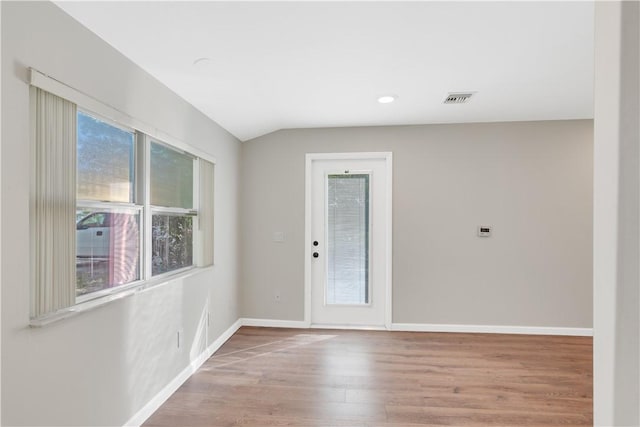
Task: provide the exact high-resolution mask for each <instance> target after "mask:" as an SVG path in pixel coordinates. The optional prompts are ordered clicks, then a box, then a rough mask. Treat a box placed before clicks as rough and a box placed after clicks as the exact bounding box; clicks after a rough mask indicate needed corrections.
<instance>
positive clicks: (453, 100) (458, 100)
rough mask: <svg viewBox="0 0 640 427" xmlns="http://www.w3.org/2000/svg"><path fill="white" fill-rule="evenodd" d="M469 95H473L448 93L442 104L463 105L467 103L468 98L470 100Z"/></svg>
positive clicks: (468, 93) (469, 93)
mask: <svg viewBox="0 0 640 427" xmlns="http://www.w3.org/2000/svg"><path fill="white" fill-rule="evenodd" d="M471 95H473V93H471V92H466V93H450V94H449V95H447V98H446V99H445V100H444V103H445V104H464V103H465V102H467V101H469V98H471Z"/></svg>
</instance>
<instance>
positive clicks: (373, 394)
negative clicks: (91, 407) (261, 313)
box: [144, 327, 593, 427]
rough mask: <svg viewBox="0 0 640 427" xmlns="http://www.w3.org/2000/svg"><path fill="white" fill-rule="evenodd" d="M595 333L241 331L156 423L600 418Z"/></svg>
mask: <svg viewBox="0 0 640 427" xmlns="http://www.w3.org/2000/svg"><path fill="white" fill-rule="evenodd" d="M592 383H593V380H592V339H591V338H587V337H558V336H527V335H494V334H450V333H412V332H378V331H375V332H374V331H338V330H317V329H314V330H304V329H303V330H301V329H271V328H250V327H243V328H241V329H240V330H239V331H238V332H237V333H236V334H235V335H234V336H233V337H232V338H231V339H230V340H229V341H227V343H225V344H224V346H223V347H222V348H221V349H220V350H219V351H218V352H217V353H216V354H215V355H213V357H211V358H210V359H209V360H208V361H207V362H206V363H205V364H204V365H203V366H202V368H201V369H200V370H199V371H198V372H197V373H195V374H194V375H193V376H192V377H191V378H190V379H189V380H188V381H187V382H186V383H185V384H184V385H183V386H182V387H181V388H180V389H179V390H178V391H177V392H176V393H175V394H174V395H173V396H172V397H171V398H170V399H169V400H168V401H167V402H166V403H165V404H164V405H163V406H162V407H161V408H160V409H159V410H158V411H157V412H156V413H155V414H154V415H152V416H151V417H150V418H149V420H148V421H147V422H146V423H145V424H144V425H145V426H147V427H152V426H172V427H173V426H297V427H306V426H327V427H328V426H350V427H356V426H372V427H374V426H375V427H377V426H380V427H386V426H415V427H417V426H425V425H433V426H438V425H453V426H470V425H474V426H554V425H563V426H567V425H576V426H577V425H592V424H593V411H592Z"/></svg>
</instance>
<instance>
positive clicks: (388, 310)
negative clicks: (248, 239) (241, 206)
mask: <svg viewBox="0 0 640 427" xmlns="http://www.w3.org/2000/svg"><path fill="white" fill-rule="evenodd" d="M315 160H384V161H385V168H386V183H387V189H386V190H387V191H386V192H385V198H386V201H385V211H386V216H387V224H386V227H385V238H386V241H387V247H386V251H385V264H386V277H385V283H386V290H385V309H384V325H385V327H386V329H387V330H391V322H392V314H393V312H392V308H393V300H392V297H393V292H392V291H393V262H392V260H393V259H392V255H393V216H392V214H393V197H392V196H393V153H391V152H390V151H384V152H365V153H307V154H306V155H305V178H304V323H305V325H306V327H307V328H312V327H313V325H311V252H312V251H311V241H312V239H311V167H312V165H313V162H314V161H315ZM334 327H335V328H339V327H340V326H339V325H338V326H334ZM349 328H353V329H356V328H357V327H354V326H350V327H349ZM365 328H366V327H365ZM361 329H362V328H361ZM366 329H371V328H366Z"/></svg>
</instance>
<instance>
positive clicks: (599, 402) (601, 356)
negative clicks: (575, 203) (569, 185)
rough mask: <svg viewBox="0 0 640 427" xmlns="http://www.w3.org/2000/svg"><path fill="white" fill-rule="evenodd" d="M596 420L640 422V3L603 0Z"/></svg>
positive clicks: (598, 44) (599, 8)
mask: <svg viewBox="0 0 640 427" xmlns="http://www.w3.org/2000/svg"><path fill="white" fill-rule="evenodd" d="M594 95H595V120H594V155H595V170H594V302H595V304H594V360H593V362H594V377H593V380H594V422H595V424H596V425H599V426H612V425H621V426H622V425H625V426H637V425H640V284H639V283H640V271H639V260H640V213H639V209H640V164H639V163H640V162H639V161H640V3H638V2H617V1H611V2H597V3H596V9H595V92H594Z"/></svg>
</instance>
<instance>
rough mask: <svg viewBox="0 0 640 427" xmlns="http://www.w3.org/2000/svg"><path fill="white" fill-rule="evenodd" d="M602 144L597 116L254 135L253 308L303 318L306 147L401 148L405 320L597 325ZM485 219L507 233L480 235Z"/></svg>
mask: <svg viewBox="0 0 640 427" xmlns="http://www.w3.org/2000/svg"><path fill="white" fill-rule="evenodd" d="M592 138H593V136H592V122H591V121H586V120H585V121H555V122H521V123H486V124H460V125H425V126H398V127H378V128H376V127H373V128H371V127H369V128H335V129H308V130H286V131H279V132H275V133H273V134H270V135H267V136H264V137H260V138H257V139H255V140H252V141H248V142H244V143H243V144H242V171H243V172H242V177H243V183H242V189H241V195H242V202H241V206H242V209H241V211H242V219H241V224H242V227H241V229H242V232H241V239H242V243H241V247H242V258H243V259H244V260H245V264H244V267H243V269H242V273H241V280H242V289H241V290H242V299H241V301H242V314H243V316H244V317H257V318H269V319H284V320H302V319H303V314H304V313H303V311H304V305H303V300H304V299H303V297H304V258H303V254H304V154H305V153H313V152H332V151H335V152H343V151H392V152H393V161H394V165H393V171H394V178H393V185H394V188H393V197H394V200H393V211H394V214H393V221H394V222H393V233H394V234H393V250H394V253H393V322H394V323H426V324H462V325H465V324H466V325H499V326H531V327H539V326H544V327H569V328H591V327H592V288H591V283H592V275H591V272H592V161H593V158H592ZM481 224H483V225H485V224H488V225H492V226H493V227H494V235H493V237H491V238H489V239H481V238H478V237H477V236H476V227H477V226H478V225H481ZM274 231H284V232H285V235H286V237H287V240H286V242H284V243H273V242H272V241H271V236H272V233H273V232H274ZM276 290H277V291H278V292H279V293H280V297H281V298H280V301H279V302H278V301H274V293H275V291H276Z"/></svg>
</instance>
